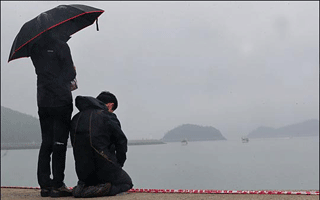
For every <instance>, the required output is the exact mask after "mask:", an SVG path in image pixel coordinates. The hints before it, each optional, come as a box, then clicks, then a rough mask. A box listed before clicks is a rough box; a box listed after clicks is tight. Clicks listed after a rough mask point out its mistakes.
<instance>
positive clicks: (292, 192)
mask: <svg viewBox="0 0 320 200" xmlns="http://www.w3.org/2000/svg"><path fill="white" fill-rule="evenodd" d="M128 192H145V193H194V194H288V195H289V194H296V195H301V194H302V195H303V194H305V195H319V191H277V190H273V191H271V190H261V191H260V190H259V191H252V190H249V191H244V190H172V189H130V190H129V191H128Z"/></svg>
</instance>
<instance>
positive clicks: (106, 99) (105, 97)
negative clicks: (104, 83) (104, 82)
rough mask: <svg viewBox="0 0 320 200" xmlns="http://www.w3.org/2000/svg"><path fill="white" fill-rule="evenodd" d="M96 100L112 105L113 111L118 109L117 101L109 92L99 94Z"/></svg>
mask: <svg viewBox="0 0 320 200" xmlns="http://www.w3.org/2000/svg"><path fill="white" fill-rule="evenodd" d="M96 98H97V99H98V100H100V101H102V102H103V103H105V104H107V103H114V104H113V107H112V110H113V111H114V110H116V109H117V108H118V100H117V98H116V96H115V95H114V94H112V93H111V92H109V91H103V92H101V93H100V94H99V95H98V96H97V97H96Z"/></svg>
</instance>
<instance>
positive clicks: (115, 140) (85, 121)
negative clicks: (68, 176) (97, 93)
mask: <svg viewBox="0 0 320 200" xmlns="http://www.w3.org/2000/svg"><path fill="white" fill-rule="evenodd" d="M75 105H76V107H77V108H78V109H79V111H80V112H79V113H77V114H76V115H75V116H74V117H73V118H72V122H71V131H70V135H71V142H72V146H73V151H74V157H75V161H76V165H77V164H79V166H81V165H82V166H85V165H86V162H87V164H88V163H90V164H92V163H94V162H95V161H93V160H92V159H93V158H90V157H92V156H90V155H92V154H90V153H89V152H92V151H93V152H95V153H98V154H99V155H100V156H99V157H100V158H103V159H104V160H106V161H109V162H110V163H112V164H113V165H114V166H115V167H117V168H121V167H123V165H124V162H125V160H126V152H127V138H126V136H125V134H124V133H123V132H122V130H121V125H120V122H119V120H118V118H117V116H116V115H115V114H114V113H110V112H109V111H108V108H107V107H106V105H105V104H104V103H103V102H101V101H99V100H98V99H96V98H94V97H89V96H77V97H76V99H75ZM86 155H87V157H86ZM100 158H99V159H100ZM87 167H88V165H87ZM93 168H94V167H93Z"/></svg>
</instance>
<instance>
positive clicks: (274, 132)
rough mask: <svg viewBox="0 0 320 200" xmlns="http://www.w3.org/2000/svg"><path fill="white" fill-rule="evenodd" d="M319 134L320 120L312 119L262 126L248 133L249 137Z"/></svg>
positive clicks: (289, 136) (285, 136)
mask: <svg viewBox="0 0 320 200" xmlns="http://www.w3.org/2000/svg"><path fill="white" fill-rule="evenodd" d="M307 136H319V120H317V119H312V120H307V121H304V122H300V123H296V124H292V125H288V126H284V127H280V128H272V127H265V126H261V127H258V128H257V129H255V130H253V131H252V132H250V133H249V134H248V138H252V139H253V138H287V137H288V138H291V137H307Z"/></svg>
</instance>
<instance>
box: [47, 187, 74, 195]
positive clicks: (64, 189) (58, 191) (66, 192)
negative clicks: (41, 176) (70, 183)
mask: <svg viewBox="0 0 320 200" xmlns="http://www.w3.org/2000/svg"><path fill="white" fill-rule="evenodd" d="M50 196H51V197H68V196H72V190H70V189H69V188H67V186H66V185H63V186H61V187H59V188H53V189H52V190H51V192H50Z"/></svg>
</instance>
